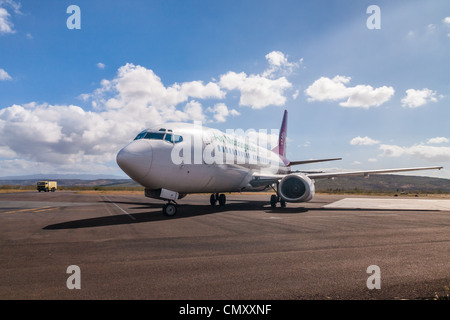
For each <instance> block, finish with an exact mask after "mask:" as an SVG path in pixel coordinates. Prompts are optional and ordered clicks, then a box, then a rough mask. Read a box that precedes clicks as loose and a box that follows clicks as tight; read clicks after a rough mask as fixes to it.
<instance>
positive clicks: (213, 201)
mask: <svg viewBox="0 0 450 320" xmlns="http://www.w3.org/2000/svg"><path fill="white" fill-rule="evenodd" d="M217 201H219V206H224V205H225V203H226V202H227V197H226V196H225V195H224V194H223V193H221V194H218V193H213V194H212V195H211V197H209V202H210V203H211V205H212V206H215V205H216V203H217Z"/></svg>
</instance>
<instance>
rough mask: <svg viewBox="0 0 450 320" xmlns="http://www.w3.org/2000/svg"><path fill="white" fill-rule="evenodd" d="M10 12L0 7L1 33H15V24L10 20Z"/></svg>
mask: <svg viewBox="0 0 450 320" xmlns="http://www.w3.org/2000/svg"><path fill="white" fill-rule="evenodd" d="M10 16H11V15H10V14H9V13H8V11H6V9H5V8H0V34H1V33H15V31H14V29H13V28H14V25H13V23H12V22H11V21H10V20H9V19H10Z"/></svg>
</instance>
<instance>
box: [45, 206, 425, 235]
mask: <svg viewBox="0 0 450 320" xmlns="http://www.w3.org/2000/svg"><path fill="white" fill-rule="evenodd" d="M102 202H104V203H116V204H127V205H135V206H133V207H130V208H129V209H132V210H143V209H144V210H146V209H155V210H152V211H146V212H140V213H130V214H119V215H114V216H103V217H96V218H89V219H81V220H74V221H67V222H62V223H56V224H52V225H48V226H46V227H44V228H42V229H43V230H63V229H80V228H93V227H105V226H115V225H126V224H136V223H144V222H157V221H165V220H177V219H185V218H191V217H196V216H202V215H208V214H214V213H218V212H233V211H257V210H259V211H263V212H265V213H271V214H283V215H285V214H286V215H287V214H302V213H306V212H309V211H329V212H339V211H342V212H344V211H345V212H362V211H363V212H370V211H378V212H379V211H389V212H392V211H408V210H395V209H389V210H386V209H384V210H383V209H359V208H355V209H347V208H323V207H311V208H309V207H286V208H280V207H276V208H271V207H270V204H268V202H267V201H255V200H245V201H241V200H240V201H236V202H233V201H230V202H227V204H226V205H225V206H215V207H211V206H210V205H209V204H205V205H189V204H179V205H178V212H177V214H176V215H175V216H174V217H167V216H165V215H164V214H163V213H162V211H161V208H162V206H163V204H162V203H142V202H130V201H114V202H112V201H102ZM156 209H157V210H156ZM414 211H422V210H414Z"/></svg>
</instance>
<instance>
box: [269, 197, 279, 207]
mask: <svg viewBox="0 0 450 320" xmlns="http://www.w3.org/2000/svg"><path fill="white" fill-rule="evenodd" d="M277 202H278V197H277V196H276V195H274V194H273V195H272V196H271V197H270V206H271V207H272V208H274V209H275V207H276V206H277Z"/></svg>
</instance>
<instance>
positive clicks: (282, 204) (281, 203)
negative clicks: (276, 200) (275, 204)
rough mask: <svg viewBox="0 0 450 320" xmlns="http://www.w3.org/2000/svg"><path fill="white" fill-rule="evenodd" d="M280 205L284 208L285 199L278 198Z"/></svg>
mask: <svg viewBox="0 0 450 320" xmlns="http://www.w3.org/2000/svg"><path fill="white" fill-rule="evenodd" d="M280 206H281V207H282V208H286V201H284V200H283V199H280Z"/></svg>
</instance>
